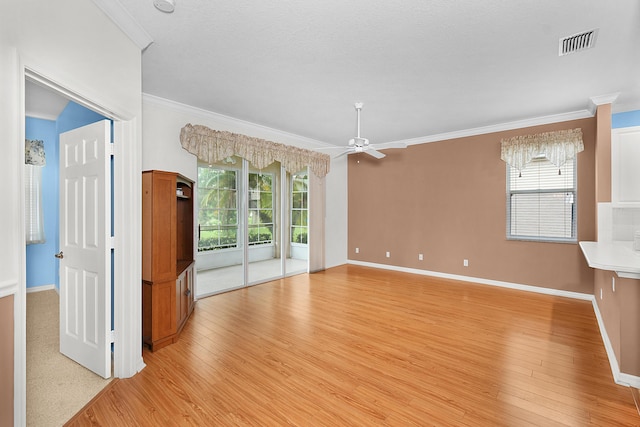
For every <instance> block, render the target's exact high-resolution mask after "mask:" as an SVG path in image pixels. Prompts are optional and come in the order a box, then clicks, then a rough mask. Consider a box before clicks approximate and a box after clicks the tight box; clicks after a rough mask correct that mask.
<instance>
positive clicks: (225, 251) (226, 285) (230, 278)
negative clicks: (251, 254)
mask: <svg viewBox="0 0 640 427" xmlns="http://www.w3.org/2000/svg"><path fill="white" fill-rule="evenodd" d="M241 184H242V159H240V158H239V157H229V158H227V159H225V161H224V162H220V163H217V164H212V165H207V164H198V187H197V194H198V197H197V203H198V205H197V207H198V212H197V218H196V219H197V224H198V235H197V236H196V237H197V238H198V253H197V256H196V269H197V270H198V279H197V290H196V292H197V295H196V296H197V297H204V296H208V295H213V294H216V293H220V292H225V291H228V290H231V289H237V288H240V287H242V286H244V266H243V261H244V257H243V249H242V248H243V232H242V231H243V228H244V227H243V222H242V219H243V215H242V209H241V198H240V196H241V194H242V188H241Z"/></svg>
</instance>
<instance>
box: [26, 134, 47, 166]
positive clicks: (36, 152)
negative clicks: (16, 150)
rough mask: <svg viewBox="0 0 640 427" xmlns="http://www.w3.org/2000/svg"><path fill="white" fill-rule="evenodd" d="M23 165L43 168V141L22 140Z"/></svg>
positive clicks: (45, 162)
mask: <svg viewBox="0 0 640 427" xmlns="http://www.w3.org/2000/svg"><path fill="white" fill-rule="evenodd" d="M24 163H25V164H27V165H34V166H45V165H46V164H47V161H46V159H45V155H44V141H42V140H39V139H25V140H24Z"/></svg>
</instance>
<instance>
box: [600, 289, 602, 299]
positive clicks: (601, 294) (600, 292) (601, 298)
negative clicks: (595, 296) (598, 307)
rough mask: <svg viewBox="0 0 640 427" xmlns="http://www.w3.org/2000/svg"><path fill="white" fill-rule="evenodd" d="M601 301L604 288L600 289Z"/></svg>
mask: <svg viewBox="0 0 640 427" xmlns="http://www.w3.org/2000/svg"><path fill="white" fill-rule="evenodd" d="M600 299H602V288H600Z"/></svg>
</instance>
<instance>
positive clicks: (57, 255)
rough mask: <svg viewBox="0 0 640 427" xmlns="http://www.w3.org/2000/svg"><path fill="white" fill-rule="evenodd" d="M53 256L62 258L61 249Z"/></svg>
mask: <svg viewBox="0 0 640 427" xmlns="http://www.w3.org/2000/svg"><path fill="white" fill-rule="evenodd" d="M54 257H56V258H58V259H62V258H64V254H63V253H62V251H60V252H58V253H57V254H55V255H54Z"/></svg>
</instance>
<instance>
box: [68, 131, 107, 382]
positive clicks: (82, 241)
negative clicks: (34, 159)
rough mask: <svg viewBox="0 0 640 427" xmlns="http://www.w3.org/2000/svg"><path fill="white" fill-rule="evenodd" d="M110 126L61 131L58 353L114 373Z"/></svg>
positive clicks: (95, 369) (104, 373) (103, 373)
mask: <svg viewBox="0 0 640 427" xmlns="http://www.w3.org/2000/svg"><path fill="white" fill-rule="evenodd" d="M110 142H111V125H110V122H109V121H108V120H103V121H100V122H97V123H93V124H91V125H88V126H84V127H82V128H79V129H74V130H72V131H69V132H65V133H63V134H60V252H61V253H59V254H58V257H60V352H61V353H62V354H64V355H65V356H67V357H69V358H71V359H73V360H75V361H76V362H78V363H79V364H81V365H83V366H85V367H86V368H88V369H90V370H92V371H93V372H95V373H96V374H98V375H100V376H102V377H104V378H109V377H111V333H110V331H111V238H110V235H111V172H110V170H111V168H110V150H109V149H108V148H109V144H110Z"/></svg>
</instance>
